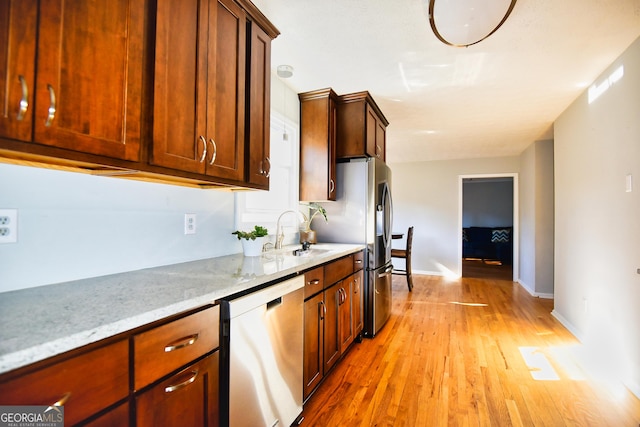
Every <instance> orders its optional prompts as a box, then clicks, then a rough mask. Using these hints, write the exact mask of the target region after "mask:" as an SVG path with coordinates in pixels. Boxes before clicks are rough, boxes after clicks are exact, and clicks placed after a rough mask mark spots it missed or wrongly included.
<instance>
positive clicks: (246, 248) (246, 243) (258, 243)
mask: <svg viewBox="0 0 640 427" xmlns="http://www.w3.org/2000/svg"><path fill="white" fill-rule="evenodd" d="M240 241H241V242H242V251H243V252H244V256H260V255H262V246H263V245H264V237H256V239H255V240H251V239H240Z"/></svg>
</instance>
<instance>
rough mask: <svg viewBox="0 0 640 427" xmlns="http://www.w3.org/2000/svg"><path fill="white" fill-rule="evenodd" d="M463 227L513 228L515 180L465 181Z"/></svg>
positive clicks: (463, 188)
mask: <svg viewBox="0 0 640 427" xmlns="http://www.w3.org/2000/svg"><path fill="white" fill-rule="evenodd" d="M462 193H463V194H462V226H463V227H503V226H509V227H510V226H513V179H509V180H505V179H504V178H500V179H499V180H497V181H495V180H494V181H485V180H473V179H465V180H463V183H462Z"/></svg>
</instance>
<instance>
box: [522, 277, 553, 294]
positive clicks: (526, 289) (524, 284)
mask: <svg viewBox="0 0 640 427" xmlns="http://www.w3.org/2000/svg"><path fill="white" fill-rule="evenodd" d="M517 282H518V284H520V286H522V287H523V288H524V290H525V291H527V292H529V295H531V296H534V297H536V298H543V299H553V297H554V295H553V294H547V293H544V292H536V291H534V290H533V289H531V288H530V287H529V285H527V284H526V283H524V282H523V281H522V280H520V279H518V280H517Z"/></svg>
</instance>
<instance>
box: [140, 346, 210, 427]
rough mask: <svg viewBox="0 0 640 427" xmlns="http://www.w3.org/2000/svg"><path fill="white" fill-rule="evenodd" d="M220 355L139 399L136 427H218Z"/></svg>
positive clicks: (189, 367) (207, 358)
mask: <svg viewBox="0 0 640 427" xmlns="http://www.w3.org/2000/svg"><path fill="white" fill-rule="evenodd" d="M219 359H220V352H219V351H216V352H214V353H212V354H211V355H209V356H208V357H205V358H204V359H202V360H200V361H199V362H197V363H195V364H192V365H189V366H188V367H186V368H185V369H183V370H182V371H180V372H178V373H177V374H175V375H173V376H171V377H169V378H168V379H166V380H164V381H162V382H160V383H158V384H156V385H155V386H153V387H151V388H150V389H149V390H146V391H145V392H144V393H141V394H139V395H137V396H136V426H137V427H156V426H202V427H205V426H206V427H217V426H218V418H219V410H218V409H219V408H218V400H219V399H218V394H219V389H218V383H219V381H218V378H219V375H218V373H219V369H220V368H219V363H220V362H219Z"/></svg>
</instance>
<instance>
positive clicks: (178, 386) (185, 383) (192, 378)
mask: <svg viewBox="0 0 640 427" xmlns="http://www.w3.org/2000/svg"><path fill="white" fill-rule="evenodd" d="M197 376H198V370H197V369H196V370H195V371H191V376H190V377H189V378H187V379H186V380H184V381H183V382H181V383H179V384H176V385H170V386H167V387H165V388H164V392H165V393H171V392H174V391H176V390H180V389H181V388H183V387H186V386H188V385H189V384H191V383H192V382H194V381H195V380H196V377H197Z"/></svg>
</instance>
